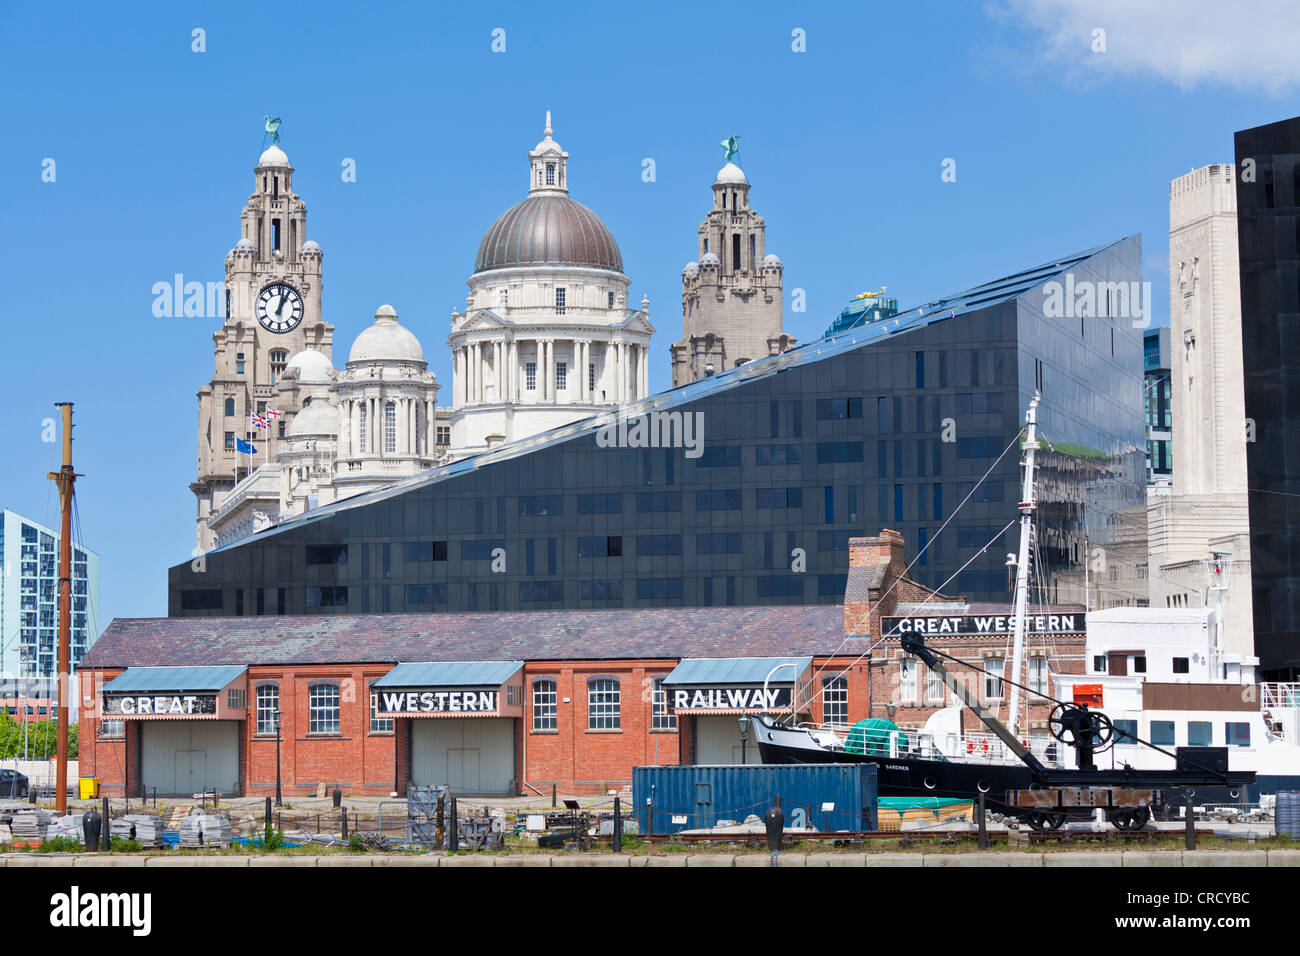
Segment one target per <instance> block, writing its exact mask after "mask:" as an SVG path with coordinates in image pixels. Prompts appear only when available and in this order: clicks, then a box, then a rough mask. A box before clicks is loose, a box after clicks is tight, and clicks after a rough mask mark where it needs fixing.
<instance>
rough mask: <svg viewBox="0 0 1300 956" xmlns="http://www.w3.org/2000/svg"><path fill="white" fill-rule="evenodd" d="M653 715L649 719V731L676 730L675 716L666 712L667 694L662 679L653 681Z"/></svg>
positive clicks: (657, 678) (658, 678)
mask: <svg viewBox="0 0 1300 956" xmlns="http://www.w3.org/2000/svg"><path fill="white" fill-rule="evenodd" d="M652 708H653V715H652V717H651V719H650V729H651V730H676V729H677V715H676V714H671V713H669V712H668V692H667V691H665V690H664V679H663V678H662V677H656V678H655V679H654V703H653V705H652Z"/></svg>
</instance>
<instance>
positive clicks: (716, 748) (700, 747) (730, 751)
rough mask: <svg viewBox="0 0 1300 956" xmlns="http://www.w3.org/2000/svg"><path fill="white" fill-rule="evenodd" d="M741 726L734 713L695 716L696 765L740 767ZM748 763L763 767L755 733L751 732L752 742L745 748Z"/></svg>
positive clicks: (750, 738)
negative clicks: (730, 765) (731, 765)
mask: <svg viewBox="0 0 1300 956" xmlns="http://www.w3.org/2000/svg"><path fill="white" fill-rule="evenodd" d="M741 749H742V748H741V745H740V725H739V724H737V723H736V716H735V715H734V714H699V715H698V716H696V717H695V762H696V763H697V764H700V765H701V766H705V765H708V764H739V763H740V762H741V760H740V754H741ZM743 749H744V752H745V761H744V762H745V763H747V764H760V763H762V762H763V761H762V759H760V757H759V755H758V744H757V743H755V741H754V731H753V730H752V729H751V730H750V732H749V742H748V743H747V744H746V745H745V747H744V748H743Z"/></svg>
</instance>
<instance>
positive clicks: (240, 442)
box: [235, 438, 257, 455]
mask: <svg viewBox="0 0 1300 956" xmlns="http://www.w3.org/2000/svg"><path fill="white" fill-rule="evenodd" d="M235 451H241V452H243V453H244V454H245V455H256V454H257V447H256V446H255V445H254V444H253V443H252V442H246V441H244V439H242V438H236V439H235Z"/></svg>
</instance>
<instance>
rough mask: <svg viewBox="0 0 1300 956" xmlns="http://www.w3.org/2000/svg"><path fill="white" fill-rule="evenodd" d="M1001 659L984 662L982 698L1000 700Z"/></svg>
mask: <svg viewBox="0 0 1300 956" xmlns="http://www.w3.org/2000/svg"><path fill="white" fill-rule="evenodd" d="M1002 668H1003V664H1002V659H1001V658H1000V657H994V658H990V659H989V660H987V661H985V662H984V696H985V698H987V699H988V700H1001V699H1002V673H1003V671H1002Z"/></svg>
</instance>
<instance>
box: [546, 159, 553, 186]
mask: <svg viewBox="0 0 1300 956" xmlns="http://www.w3.org/2000/svg"><path fill="white" fill-rule="evenodd" d="M546 185H548V186H554V185H555V164H554V163H547V164H546Z"/></svg>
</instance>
